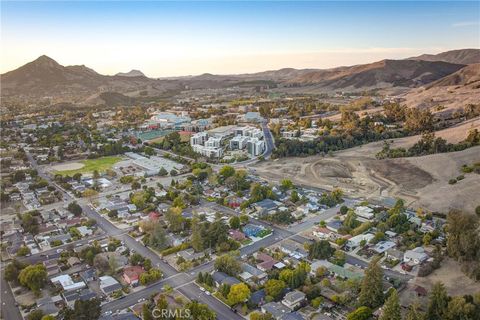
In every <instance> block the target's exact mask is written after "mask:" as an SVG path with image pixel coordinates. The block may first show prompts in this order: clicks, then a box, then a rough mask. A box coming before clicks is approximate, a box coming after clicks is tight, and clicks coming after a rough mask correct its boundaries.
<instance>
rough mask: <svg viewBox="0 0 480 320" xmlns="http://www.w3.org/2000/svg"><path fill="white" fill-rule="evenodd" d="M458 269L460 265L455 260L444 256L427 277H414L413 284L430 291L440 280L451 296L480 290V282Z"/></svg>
mask: <svg viewBox="0 0 480 320" xmlns="http://www.w3.org/2000/svg"><path fill="white" fill-rule="evenodd" d="M459 269H460V266H459V264H458V263H457V262H456V261H454V260H452V259H449V258H446V259H445V260H444V261H443V262H442V266H441V267H440V268H439V269H437V270H435V271H434V272H432V274H430V275H429V276H428V277H425V278H420V277H417V278H415V284H416V285H419V286H422V287H424V288H425V289H427V290H428V291H430V289H431V288H432V286H433V285H434V284H435V282H438V281H441V282H442V283H443V284H444V285H445V287H446V288H447V291H448V293H449V294H450V295H452V296H457V295H462V296H463V295H466V294H474V293H478V292H480V283H478V282H475V281H473V280H472V279H470V278H468V277H467V276H466V275H465V274H463V273H462V272H459Z"/></svg>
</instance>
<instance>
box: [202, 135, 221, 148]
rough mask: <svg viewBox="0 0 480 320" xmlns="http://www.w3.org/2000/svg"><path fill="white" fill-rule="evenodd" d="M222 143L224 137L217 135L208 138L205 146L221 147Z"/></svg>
mask: <svg viewBox="0 0 480 320" xmlns="http://www.w3.org/2000/svg"><path fill="white" fill-rule="evenodd" d="M221 145H222V139H221V138H216V137H210V138H208V140H207V142H205V147H210V148H220V147H221Z"/></svg>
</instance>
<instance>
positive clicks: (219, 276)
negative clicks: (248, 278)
mask: <svg viewBox="0 0 480 320" xmlns="http://www.w3.org/2000/svg"><path fill="white" fill-rule="evenodd" d="M212 278H213V281H214V282H215V286H217V287H219V286H221V285H222V284H228V285H230V286H231V285H234V284H238V283H240V281H239V280H238V279H237V278H234V277H231V276H229V275H228V274H226V273H225V272H221V271H215V272H214V273H213V274H212Z"/></svg>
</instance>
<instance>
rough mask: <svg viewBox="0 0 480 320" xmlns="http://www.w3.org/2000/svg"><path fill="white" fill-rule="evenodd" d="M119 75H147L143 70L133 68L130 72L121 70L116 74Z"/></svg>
mask: <svg viewBox="0 0 480 320" xmlns="http://www.w3.org/2000/svg"><path fill="white" fill-rule="evenodd" d="M116 76H118V77H145V75H144V74H143V72H142V71H140V70H135V69H132V70H130V71H129V72H119V73H117V74H116Z"/></svg>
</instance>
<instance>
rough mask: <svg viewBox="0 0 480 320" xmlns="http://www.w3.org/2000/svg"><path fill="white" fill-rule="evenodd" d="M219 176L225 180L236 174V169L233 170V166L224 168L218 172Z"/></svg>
mask: <svg viewBox="0 0 480 320" xmlns="http://www.w3.org/2000/svg"><path fill="white" fill-rule="evenodd" d="M218 174H219V175H220V177H222V178H223V179H224V180H225V179H227V178H229V177H232V176H233V175H234V174H235V168H233V167H232V166H223V167H222V168H220V170H219V171H218Z"/></svg>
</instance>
